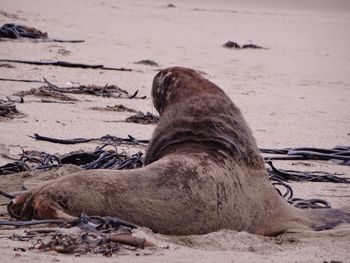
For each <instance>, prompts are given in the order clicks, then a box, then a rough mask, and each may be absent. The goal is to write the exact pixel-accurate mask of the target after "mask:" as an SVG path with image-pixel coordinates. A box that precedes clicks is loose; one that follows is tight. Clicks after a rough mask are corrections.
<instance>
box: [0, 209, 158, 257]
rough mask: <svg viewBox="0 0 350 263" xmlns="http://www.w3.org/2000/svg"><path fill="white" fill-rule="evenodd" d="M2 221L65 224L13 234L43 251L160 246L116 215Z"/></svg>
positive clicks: (106, 252) (95, 251)
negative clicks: (134, 233) (135, 231)
mask: <svg viewBox="0 0 350 263" xmlns="http://www.w3.org/2000/svg"><path fill="white" fill-rule="evenodd" d="M34 221H35V222H34ZM53 221H55V222H53ZM0 223H4V224H2V225H14V226H28V225H34V224H36V225H37V224H40V223H43V224H48V223H49V224H52V223H54V224H59V225H61V227H58V228H44V229H31V230H29V231H26V234H25V236H19V235H13V236H11V237H9V238H10V239H12V240H18V241H30V242H32V243H33V246H31V247H30V248H29V249H38V250H40V251H55V252H58V253H64V254H87V253H89V254H102V255H104V256H112V254H113V253H115V252H118V251H119V250H120V249H121V248H122V247H131V248H134V249H137V248H139V249H144V248H146V247H151V248H156V247H157V246H156V245H155V244H153V243H151V242H149V241H147V240H146V239H144V238H139V237H135V236H133V235H132V232H131V229H133V228H136V227H137V226H135V225H133V224H130V223H128V222H125V221H123V220H120V219H118V218H113V217H89V216H87V215H85V214H82V215H81V216H80V217H79V218H78V219H76V220H72V221H70V222H64V221H62V220H32V221H5V222H4V221H0ZM17 223H19V224H17ZM21 224H22V225H21ZM0 225H1V224H0ZM62 225H63V226H64V227H62Z"/></svg>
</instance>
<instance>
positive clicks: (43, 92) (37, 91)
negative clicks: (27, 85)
mask: <svg viewBox="0 0 350 263" xmlns="http://www.w3.org/2000/svg"><path fill="white" fill-rule="evenodd" d="M13 95H15V96H21V97H24V96H29V95H30V96H36V97H44V98H50V99H56V100H60V101H79V100H78V99H76V98H74V97H72V96H68V95H66V94H63V93H61V92H58V91H55V90H53V89H51V88H50V87H46V86H43V87H40V88H32V89H30V90H27V91H20V92H16V93H14V94H13Z"/></svg>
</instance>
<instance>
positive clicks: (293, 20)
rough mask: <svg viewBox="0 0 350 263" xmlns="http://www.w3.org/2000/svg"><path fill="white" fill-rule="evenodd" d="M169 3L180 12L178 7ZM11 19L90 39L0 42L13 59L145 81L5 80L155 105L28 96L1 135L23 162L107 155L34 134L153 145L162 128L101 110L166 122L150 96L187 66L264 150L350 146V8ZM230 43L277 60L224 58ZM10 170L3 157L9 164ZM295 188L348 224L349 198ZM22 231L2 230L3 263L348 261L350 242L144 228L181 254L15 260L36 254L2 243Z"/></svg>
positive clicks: (25, 9) (35, 8) (38, 72)
mask: <svg viewBox="0 0 350 263" xmlns="http://www.w3.org/2000/svg"><path fill="white" fill-rule="evenodd" d="M169 3H172V4H174V5H175V7H173V8H171V7H167V5H168V4H169ZM0 9H1V10H0V11H4V12H6V13H8V14H10V15H11V14H12V15H14V14H15V15H17V18H10V17H8V16H6V15H4V14H3V13H1V14H0V23H1V24H3V23H9V22H15V23H22V24H26V25H28V26H34V27H36V28H38V29H40V30H42V31H46V32H48V34H49V37H52V38H58V39H84V40H86V42H85V43H80V44H72V43H52V42H33V41H30V40H20V41H18V40H16V41H9V40H6V41H0V58H1V59H25V60H64V61H70V62H81V63H90V64H104V65H105V66H109V67H125V68H131V69H133V71H132V72H118V71H105V70H94V69H69V68H60V67H53V66H33V65H23V64H14V63H13V64H12V63H11V65H13V66H14V67H12V68H6V67H0V76H1V77H3V78H22V79H36V80H41V79H42V78H44V77H45V78H47V79H48V80H50V81H51V82H53V83H55V84H57V85H59V86H67V85H69V83H72V82H74V83H80V84H97V85H105V84H106V83H108V84H115V85H118V86H119V87H121V88H123V89H125V90H127V91H128V92H130V93H133V92H134V91H135V90H139V94H140V95H147V99H145V100H128V99H112V98H99V97H94V96H88V95H74V97H76V98H78V99H79V102H76V103H74V104H62V103H42V102H40V98H37V97H25V102H24V103H23V104H17V108H18V110H20V111H21V112H22V113H24V114H26V116H25V117H23V118H18V119H13V120H6V121H2V122H1V123H0V134H1V137H0V144H4V145H5V146H6V147H7V148H9V149H10V150H11V153H12V154H16V153H20V152H21V148H23V149H25V150H29V149H36V150H43V151H46V152H50V153H66V152H69V151H72V150H77V149H92V148H94V147H96V146H97V144H94V143H88V144H79V145H73V146H67V145H59V144H51V143H46V142H38V141H35V140H33V139H31V138H29V137H28V136H27V135H33V134H34V133H39V134H41V135H46V136H51V137H58V138H75V137H85V138H88V137H100V136H103V135H105V134H112V135H116V136H119V137H126V136H127V135H128V134H130V135H133V136H134V137H136V138H140V139H148V138H150V137H151V134H152V131H153V129H154V127H155V126H154V125H141V124H132V123H125V122H120V121H122V120H124V119H125V118H126V117H128V116H130V115H132V113H127V112H107V111H103V112H102V111H93V110H90V109H89V108H90V107H104V106H107V105H109V106H113V105H116V104H123V105H124V106H127V107H130V108H133V109H137V110H140V111H143V112H147V111H149V112H151V113H156V111H155V109H154V107H153V106H152V102H151V99H150V96H149V95H150V89H151V82H152V79H153V77H154V75H155V74H156V72H157V70H159V69H160V68H164V67H168V66H175V65H180V66H185V67H191V68H195V69H197V70H200V71H202V72H203V74H205V76H206V77H207V78H209V79H210V80H211V81H213V82H214V83H216V84H218V85H219V86H220V87H221V88H223V89H224V90H225V92H227V94H228V95H229V96H230V97H231V98H232V100H233V101H234V102H235V103H236V105H238V106H239V107H240V109H241V110H242V112H243V114H244V116H245V118H246V119H247V121H248V123H249V125H250V127H251V128H252V130H253V133H254V136H255V137H256V139H257V142H258V145H259V146H260V147H265V148H268V147H270V148H272V147H274V148H277V147H297V146H317V147H323V148H327V147H334V146H335V145H346V144H349V141H350V117H349V110H350V107H349V105H350V103H349V98H350V54H349V51H348V47H349V46H350V37H349V28H350V3H349V2H348V1H346V0H337V1H332V0H322V1H316V0H308V1H286V0H284V1H282V0H281V1H277V0H274V1H273V0H269V1H228V0H221V1H209V0H206V1H196V0H193V1H184V0H181V1H180V0H178V1H171V2H168V1H160V0H149V1H136V0H128V1H127V0H124V1H112V0H103V1H102V0H84V1H83V0H76V1H67V0H63V1H44V0H33V1H23V0H21V1H19V0H16V1H13V0H2V1H1V6H0ZM228 40H231V41H235V42H237V43H238V44H249V43H253V44H257V45H260V46H263V47H266V49H257V50H255V49H239V50H235V49H226V48H224V47H222V45H223V44H224V43H225V42H226V41H228ZM144 59H151V60H154V61H155V62H157V63H158V64H159V65H160V66H159V67H157V66H147V65H140V64H135V62H137V61H140V60H144ZM0 64H1V63H0ZM0 84H1V86H0V98H5V96H9V95H12V94H13V93H15V92H19V91H23V90H29V89H31V88H38V87H39V86H40V84H38V83H20V82H3V81H1V82H0ZM121 149H122V147H121ZM127 150H129V151H135V149H127ZM141 150H144V148H142V147H141ZM9 161H10V160H9V159H5V158H2V157H1V158H0V165H3V164H5V163H7V162H9ZM276 164H277V165H278V166H279V167H285V168H292V169H295V170H323V171H331V172H339V173H344V174H347V175H349V174H350V169H349V167H348V166H347V167H346V166H340V165H335V164H333V163H330V162H290V161H289V162H276ZM1 180H3V181H1ZM4 180H5V179H2V178H0V185H2V186H3V185H5V181H4ZM6 182H8V181H6ZM6 185H7V189H2V190H11V191H13V190H14V189H13V188H14V187H17V186H18V185H15V184H13V185H12V186H11V185H10V186H8V184H6ZM292 186H293V188H294V190H295V195H296V196H299V197H304V198H308V197H310V198H311V197H315V198H323V199H326V200H328V201H330V202H331V204H332V206H333V207H335V208H342V209H345V210H347V211H350V189H349V187H348V186H347V185H340V184H329V183H328V184H327V183H293V184H292ZM11 187H12V188H11ZM10 188H11V189H10ZM16 231H19V230H15V231H14V230H1V231H0V237H1V238H0V251H1V253H0V261H1V262H19V261H24V262H38V261H42V262H48V261H64V262H83V261H84V262H94V261H97V260H98V261H99V262H148V261H152V262H164V261H167V262H199V261H201V262H205V263H206V262H323V261H328V262H330V261H331V260H339V261H342V262H350V261H349V258H350V252H349V251H350V250H349V249H350V233H349V230H348V228H346V227H344V228H340V229H338V230H337V231H335V232H327V231H326V232H324V233H314V234H312V236H311V237H310V235H305V234H302V233H299V234H288V235H283V236H281V237H277V238H268V237H261V236H256V235H252V234H248V233H244V232H236V231H232V230H221V231H218V232H215V233H210V234H208V235H205V236H189V237H168V236H161V235H157V234H153V233H151V232H150V231H149V230H147V229H143V230H138V233H137V234H138V235H144V236H146V237H147V238H149V239H151V241H154V242H156V243H157V244H159V245H162V246H167V245H169V249H159V250H156V251H153V250H139V251H137V252H135V251H124V252H123V253H121V254H124V255H114V256H113V257H112V258H105V257H103V256H91V255H85V256H81V257H74V256H65V255H57V254H52V253H39V252H38V251H28V250H27V251H26V252H19V251H14V250H13V248H14V247H29V246H30V244H27V243H24V242H13V241H10V240H8V239H6V238H3V237H4V236H7V235H11V234H12V233H14V232H16ZM289 235H291V236H289ZM306 236H308V237H306ZM137 254H139V256H137Z"/></svg>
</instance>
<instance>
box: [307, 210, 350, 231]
mask: <svg viewBox="0 0 350 263" xmlns="http://www.w3.org/2000/svg"><path fill="white" fill-rule="evenodd" d="M305 213H306V214H307V216H308V217H309V218H310V219H311V228H312V229H313V230H315V231H322V230H328V229H332V228H334V227H336V226H338V225H340V224H346V223H350V213H348V212H345V211H342V210H339V209H310V210H305Z"/></svg>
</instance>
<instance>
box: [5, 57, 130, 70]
mask: <svg viewBox="0 0 350 263" xmlns="http://www.w3.org/2000/svg"><path fill="white" fill-rule="evenodd" d="M0 62H10V63H22V64H30V65H39V66H59V67H68V68H84V69H87V68H89V69H103V70H117V71H132V69H128V68H112V67H105V66H104V65H91V64H82V63H71V62H67V61H48V62H45V61H29V60H18V59H0Z"/></svg>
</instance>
